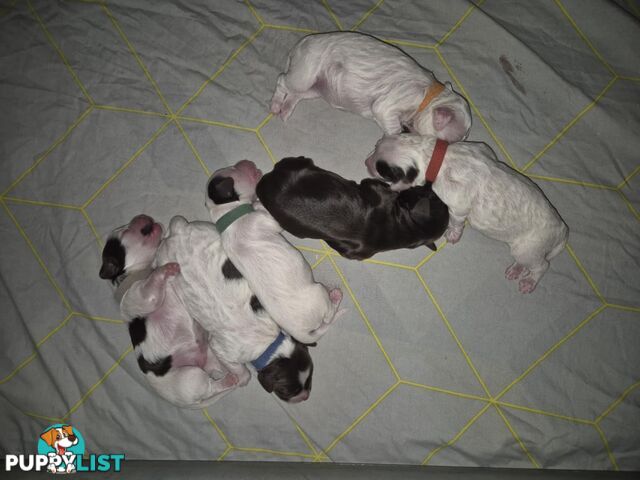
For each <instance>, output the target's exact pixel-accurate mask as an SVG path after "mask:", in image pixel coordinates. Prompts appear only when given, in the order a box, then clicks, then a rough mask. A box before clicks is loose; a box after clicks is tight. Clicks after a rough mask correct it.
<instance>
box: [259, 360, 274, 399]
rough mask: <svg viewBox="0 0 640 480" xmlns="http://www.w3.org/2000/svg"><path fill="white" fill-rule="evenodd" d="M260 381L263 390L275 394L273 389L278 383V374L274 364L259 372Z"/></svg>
mask: <svg viewBox="0 0 640 480" xmlns="http://www.w3.org/2000/svg"><path fill="white" fill-rule="evenodd" d="M258 381H259V382H260V385H262V388H264V389H265V390H266V392H267V393H271V392H273V388H274V386H275V383H276V373H275V368H274V367H273V363H272V364H270V365H267V366H266V367H264V368H263V369H262V370H260V371H259V372H258Z"/></svg>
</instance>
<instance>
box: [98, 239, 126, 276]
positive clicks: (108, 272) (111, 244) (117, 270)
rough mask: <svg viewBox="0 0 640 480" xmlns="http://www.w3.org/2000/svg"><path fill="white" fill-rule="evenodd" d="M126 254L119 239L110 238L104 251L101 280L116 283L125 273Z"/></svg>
mask: <svg viewBox="0 0 640 480" xmlns="http://www.w3.org/2000/svg"><path fill="white" fill-rule="evenodd" d="M125 255H126V252H125V250H124V247H123V246H122V243H120V240H118V239H117V238H110V239H109V240H107V243H106V244H105V245H104V248H103V249H102V267H101V268H100V278H104V279H108V280H112V281H115V279H116V278H118V277H119V276H120V275H122V273H124V260H125Z"/></svg>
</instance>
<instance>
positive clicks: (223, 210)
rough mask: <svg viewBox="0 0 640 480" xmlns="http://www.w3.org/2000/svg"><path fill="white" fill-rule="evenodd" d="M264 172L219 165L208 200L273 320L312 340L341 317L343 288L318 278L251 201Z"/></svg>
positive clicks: (227, 247)
mask: <svg viewBox="0 0 640 480" xmlns="http://www.w3.org/2000/svg"><path fill="white" fill-rule="evenodd" d="M261 176H262V172H261V171H260V170H258V168H257V167H256V165H255V164H254V163H253V162H250V161H249V160H241V161H240V162H238V163H236V164H235V165H234V166H231V167H226V168H222V169H220V170H217V171H216V172H214V173H213V175H212V176H211V178H210V179H209V182H208V185H207V199H206V202H205V203H206V205H207V208H208V209H209V213H210V215H211V220H212V221H213V222H215V224H216V228H217V229H218V231H219V232H220V238H221V240H222V246H223V248H224V251H225V252H226V254H227V255H228V256H229V258H230V259H231V261H232V262H233V263H234V265H235V266H236V267H237V268H238V270H239V271H240V272H241V273H242V275H243V276H244V277H245V278H246V279H247V282H248V283H249V286H250V287H251V290H253V292H254V293H255V294H256V295H257V297H258V298H259V299H260V301H261V302H262V304H263V305H264V307H265V309H266V310H267V312H269V314H270V315H271V317H272V318H273V320H274V321H275V322H276V323H277V324H278V325H280V327H281V328H282V329H283V330H284V331H286V332H287V333H289V334H290V335H292V336H293V337H294V338H296V339H298V340H299V341H301V342H304V343H313V342H316V341H317V340H318V339H319V338H320V337H322V335H324V334H325V333H326V331H327V329H328V328H329V327H330V326H331V325H332V324H333V322H334V321H335V320H336V318H337V317H338V316H339V315H337V313H338V311H337V310H338V306H339V305H340V302H341V301H342V291H341V290H340V289H339V288H332V289H329V288H327V287H325V286H324V285H322V284H321V283H318V282H316V281H315V280H314V278H313V273H312V272H311V267H310V266H309V264H308V263H307V261H306V260H305V259H304V257H303V256H302V254H301V253H300V252H299V251H298V250H297V249H296V248H295V247H294V246H293V245H291V244H290V243H289V242H287V240H285V238H284V237H283V236H282V227H281V226H280V225H279V224H278V222H277V221H276V220H275V219H274V218H273V217H272V216H271V215H270V214H269V212H268V211H267V210H266V209H265V208H264V207H263V206H262V205H261V204H260V203H259V202H255V204H253V202H254V201H255V200H256V185H257V183H258V181H259V180H260V178H261ZM254 207H255V208H254Z"/></svg>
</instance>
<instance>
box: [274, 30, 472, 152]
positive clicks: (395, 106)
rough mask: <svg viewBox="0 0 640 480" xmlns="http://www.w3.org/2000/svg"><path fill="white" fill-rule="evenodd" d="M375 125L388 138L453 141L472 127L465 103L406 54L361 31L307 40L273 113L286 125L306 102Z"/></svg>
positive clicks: (279, 89)
mask: <svg viewBox="0 0 640 480" xmlns="http://www.w3.org/2000/svg"><path fill="white" fill-rule="evenodd" d="M316 97H322V98H324V99H325V100H326V101H327V102H329V103H330V104H331V105H332V106H333V107H336V108H339V109H343V110H348V111H350V112H353V113H357V114H359V115H362V116H363V117H365V118H371V119H373V120H375V121H376V123H377V124H378V125H379V126H380V128H381V129H382V130H383V131H384V133H385V134H388V135H390V134H395V133H400V132H401V131H402V129H403V127H406V128H408V129H409V130H410V131H412V132H416V133H419V134H421V135H430V136H436V137H438V138H441V139H443V140H447V141H449V142H456V141H458V140H463V139H464V138H466V136H467V134H468V133H469V129H470V128H471V112H470V110H469V104H468V103H467V101H466V100H465V99H464V98H463V97H462V96H460V95H458V94H457V93H455V92H454V91H453V90H452V88H451V84H450V83H448V82H447V84H446V85H443V84H442V83H440V82H438V81H437V80H436V78H435V77H434V75H433V73H431V72H430V71H428V70H426V69H424V68H422V67H421V66H420V65H418V64H417V63H416V62H415V60H413V59H412V58H411V57H409V56H408V55H406V54H405V53H404V52H403V51H402V50H400V49H399V48H396V47H394V46H392V45H389V44H387V43H384V42H382V41H380V40H378V39H377V38H375V37H372V36H370V35H366V34H363V33H357V32H335V33H319V34H313V35H308V36H306V37H304V38H303V39H302V40H300V41H299V42H298V43H297V44H296V46H294V47H293V49H292V50H291V52H290V53H289V58H288V59H287V65H286V67H285V72H284V73H282V74H280V76H279V77H278V80H277V84H276V89H275V92H274V94H273V98H272V100H271V112H272V113H273V114H274V115H278V116H280V117H281V118H282V119H283V120H286V119H287V118H289V116H290V115H291V113H292V112H293V110H294V108H295V107H296V104H297V103H298V102H299V101H300V100H302V99H305V98H316Z"/></svg>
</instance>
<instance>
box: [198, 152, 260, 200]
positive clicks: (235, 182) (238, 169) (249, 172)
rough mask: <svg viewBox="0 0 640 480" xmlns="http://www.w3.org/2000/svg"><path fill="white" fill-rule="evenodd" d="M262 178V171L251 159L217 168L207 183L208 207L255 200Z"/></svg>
mask: <svg viewBox="0 0 640 480" xmlns="http://www.w3.org/2000/svg"><path fill="white" fill-rule="evenodd" d="M260 178H262V172H261V171H260V170H259V169H258V168H257V167H256V164H255V163H253V162H251V161H249V160H240V161H239V162H238V163H236V164H235V165H233V166H231V167H225V168H221V169H220V170H216V171H215V172H213V175H211V178H209V182H208V183H207V200H206V205H207V207H208V208H209V209H212V208H215V206H216V205H227V204H229V203H234V202H243V203H247V202H253V200H255V196H256V185H257V184H258V181H259V180H260Z"/></svg>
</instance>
